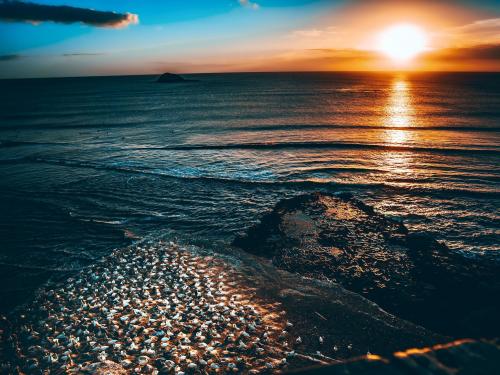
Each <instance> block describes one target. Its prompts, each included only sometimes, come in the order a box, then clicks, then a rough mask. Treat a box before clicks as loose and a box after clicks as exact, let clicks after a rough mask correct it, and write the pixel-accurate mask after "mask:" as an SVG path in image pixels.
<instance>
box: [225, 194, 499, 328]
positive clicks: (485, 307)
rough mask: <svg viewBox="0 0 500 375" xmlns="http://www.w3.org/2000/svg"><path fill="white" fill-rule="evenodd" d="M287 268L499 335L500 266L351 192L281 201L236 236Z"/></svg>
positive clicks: (394, 308) (402, 311)
mask: <svg viewBox="0 0 500 375" xmlns="http://www.w3.org/2000/svg"><path fill="white" fill-rule="evenodd" d="M233 244H234V245H235V246H237V247H240V248H242V249H243V250H245V251H248V252H250V253H252V254H256V255H258V256H263V257H267V258H270V259H272V262H273V263H274V264H275V265H276V266H278V267H279V268H282V269H284V270H287V271H290V272H295V273H299V274H301V275H304V276H308V277H311V278H316V279H329V280H332V281H334V282H337V283H339V284H341V285H343V286H344V287H345V288H347V289H349V290H352V291H354V292H356V293H360V294H362V295H364V296H366V297H367V298H369V299H370V300H372V301H374V302H376V303H377V304H379V305H380V306H381V307H382V308H384V309H386V310H387V311H389V312H391V313H393V314H396V315H398V316H401V317H403V318H405V319H409V320H411V321H413V322H416V323H418V324H422V325H424V326H426V327H428V328H431V329H433V330H436V331H438V332H442V333H445V334H449V335H453V336H456V337H464V336H476V337H482V336H486V337H497V336H499V335H500V325H499V323H498V321H497V317H498V316H500V315H499V314H500V302H499V300H498V298H495V297H494V296H498V295H499V292H500V276H499V275H500V268H499V266H498V264H490V263H486V262H481V261H480V260H472V259H467V258H465V257H463V256H462V255H461V254H459V253H455V252H453V251H451V250H449V249H448V248H447V247H446V245H444V244H442V243H439V242H437V241H436V240H434V239H433V238H431V237H430V236H428V235H426V234H423V233H411V232H409V231H408V229H407V228H406V227H405V226H404V224H402V223H400V222H398V221H395V220H391V219H389V218H387V217H384V216H383V215H381V214H379V213H377V212H375V211H374V210H373V208H372V207H370V206H367V205H366V204H364V203H363V202H361V201H359V200H357V199H355V198H354V197H353V196H352V195H349V194H340V195H333V194H320V193H315V194H307V195H301V196H298V197H295V198H292V199H287V200H283V201H281V202H279V203H278V204H277V205H276V206H275V208H274V209H273V211H272V212H270V213H267V214H265V215H264V216H263V217H262V219H261V222H260V223H258V224H257V225H255V226H254V227H252V228H250V229H249V230H248V232H247V233H246V234H244V235H241V236H238V237H237V238H236V239H235V240H234V243H233Z"/></svg>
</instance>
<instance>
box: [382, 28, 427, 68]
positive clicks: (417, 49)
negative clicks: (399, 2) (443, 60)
mask: <svg viewBox="0 0 500 375" xmlns="http://www.w3.org/2000/svg"><path fill="white" fill-rule="evenodd" d="M377 49H378V50H379V51H381V52H383V53H384V54H386V55H387V56H389V57H390V58H391V59H392V60H394V61H395V62H406V61H409V60H411V59H412V58H414V57H415V56H417V55H418V54H419V53H421V52H423V51H425V50H426V49H427V35H426V33H425V31H424V30H423V29H422V28H420V27H419V26H416V25H412V24H406V23H405V24H398V25H393V26H390V27H388V28H387V29H385V30H384V31H382V32H381V33H380V35H379V39H378V48H377Z"/></svg>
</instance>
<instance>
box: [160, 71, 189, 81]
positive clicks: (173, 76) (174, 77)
mask: <svg viewBox="0 0 500 375" xmlns="http://www.w3.org/2000/svg"><path fill="white" fill-rule="evenodd" d="M156 82H158V83H180V82H193V81H192V80H190V79H185V78H183V77H181V76H180V75H177V74H173V73H163V74H162V75H161V76H160V77H158V79H157V80H156Z"/></svg>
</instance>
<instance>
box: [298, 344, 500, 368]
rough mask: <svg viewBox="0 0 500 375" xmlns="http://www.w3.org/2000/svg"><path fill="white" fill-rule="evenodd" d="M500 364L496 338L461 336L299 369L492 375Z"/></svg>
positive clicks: (499, 348) (499, 352)
mask: <svg viewBox="0 0 500 375" xmlns="http://www.w3.org/2000/svg"><path fill="white" fill-rule="evenodd" d="M499 368H500V347H499V346H498V342H495V341H473V340H461V341H456V342H452V343H449V344H446V345H436V346H434V347H431V348H423V349H410V350H407V351H404V352H397V353H394V354H393V355H392V356H389V357H388V358H382V357H379V356H375V355H368V356H365V357H363V358H358V359H354V360H350V361H348V362H346V363H342V364H338V365H332V366H322V367H314V368H310V369H307V370H299V371H296V372H293V373H294V374H302V375H321V374H329V375H330V374H331V375H336V374H338V375H340V374H342V375H360V374H373V375H377V374H380V375H410V374H429V375H431V374H436V375H437V374H439V375H447V374H449V375H489V374H495V373H497V372H498V369H499Z"/></svg>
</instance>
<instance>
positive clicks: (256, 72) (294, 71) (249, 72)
mask: <svg viewBox="0 0 500 375" xmlns="http://www.w3.org/2000/svg"><path fill="white" fill-rule="evenodd" d="M164 73H172V74H176V75H202V74H205V75H215V74H290V73H332V74H333V73H370V74H419V73H455V74H458V73H461V74H464V73H470V74H495V73H500V70H277V71H272V70H270V71H235V72H203V73H200V72H198V73H193V72H185V73H173V72H163V73H144V74H102V75H100V74H96V75H75V76H47V77H41V76H40V77H10V78H0V81H7V80H23V79H68V78H106V77H150V76H159V75H162V74H164Z"/></svg>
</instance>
